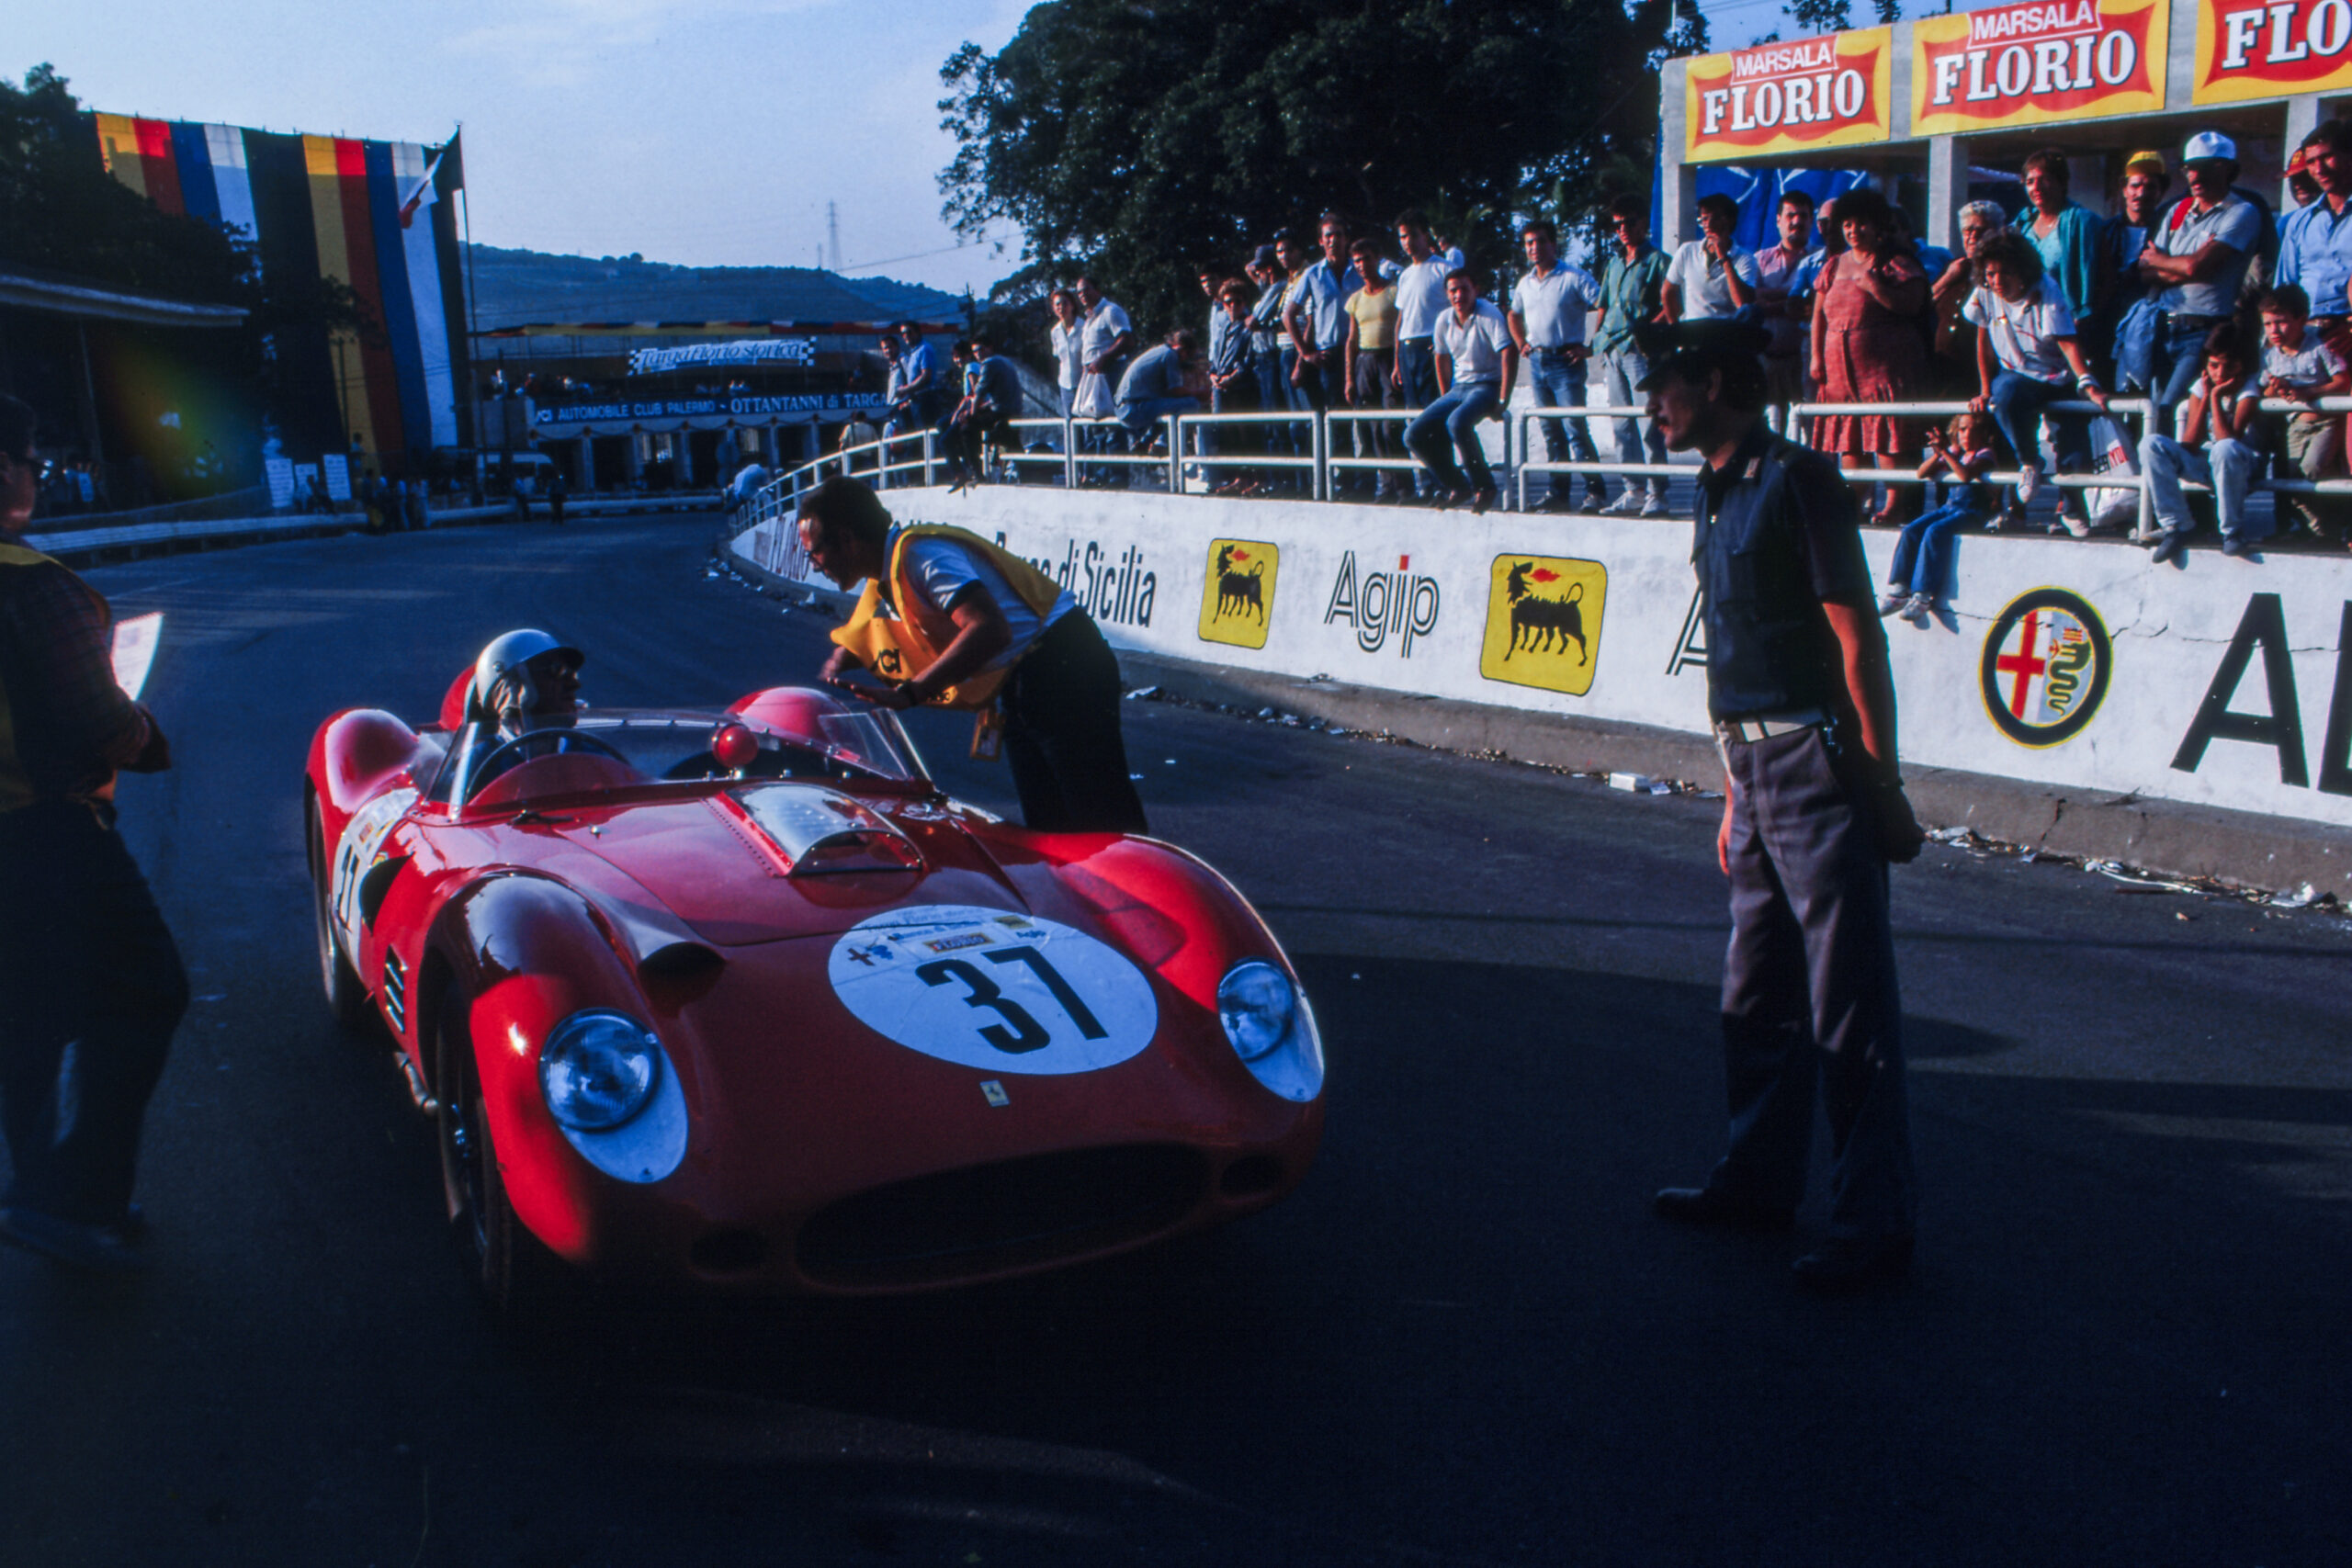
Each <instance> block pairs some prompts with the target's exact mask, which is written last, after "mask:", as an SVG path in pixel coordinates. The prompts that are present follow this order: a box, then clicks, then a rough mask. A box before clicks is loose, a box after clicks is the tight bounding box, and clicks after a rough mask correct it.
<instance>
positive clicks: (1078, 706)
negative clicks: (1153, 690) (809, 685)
mask: <svg viewBox="0 0 2352 1568" xmlns="http://www.w3.org/2000/svg"><path fill="white" fill-rule="evenodd" d="M799 525H800V542H801V545H802V546H803V547H805V548H806V549H807V550H808V552H809V561H810V563H811V564H813V565H814V566H815V567H816V569H817V570H819V571H820V572H822V573H824V574H825V576H827V577H829V578H831V580H832V581H835V582H837V583H839V584H840V585H841V586H842V587H843V588H848V587H851V586H854V584H856V583H857V582H858V581H861V580H863V581H865V584H866V586H865V594H864V596H863V597H862V598H861V599H860V600H859V601H858V604H857V608H856V609H855V610H854V611H853V612H852V613H851V615H850V619H849V621H848V623H847V624H845V625H843V626H840V627H837V628H836V629H835V630H834V632H833V641H834V642H835V643H836V644H838V645H839V646H838V647H836V648H835V649H833V652H832V654H831V657H829V658H828V659H827V660H825V666H824V670H823V671H822V675H823V678H824V679H825V681H827V682H829V683H831V684H833V685H837V686H840V687H842V689H844V690H846V691H849V692H852V693H854V694H856V695H858V696H860V697H863V698H865V700H866V701H868V702H871V703H874V704H876V705H878V706H881V707H887V708H910V707H918V706H925V705H929V706H937V707H961V708H975V709H978V710H980V712H981V715H982V724H981V728H980V730H979V731H978V733H977V734H976V737H975V745H974V751H975V753H976V754H980V753H981V752H982V751H983V749H984V748H983V745H982V744H981V740H980V738H981V737H982V736H985V735H987V734H988V733H989V728H990V726H989V716H990V715H991V714H992V713H994V714H1001V723H1002V741H1003V747H1004V753H1005V757H1006V760H1007V761H1010V762H1011V763H1012V784H1013V788H1014V789H1015V790H1017V791H1018V792H1019V793H1020V795H1021V819H1022V820H1023V822H1025V823H1026V824H1027V825H1028V826H1029V827H1031V828H1034V829H1036V830H1038V831H1039V832H1046V833H1142V832H1147V831H1148V830H1149V829H1148V828H1147V827H1146V826H1145V823H1144V815H1143V802H1142V801H1141V800H1140V799H1138V798H1137V797H1136V788H1135V785H1134V784H1133V783H1131V782H1130V781H1129V780H1128V777H1127V750H1126V743H1125V739H1124V738H1123V737H1122V736H1121V734H1120V731H1119V661H1118V660H1117V659H1116V658H1115V657H1114V655H1113V654H1112V652H1111V648H1110V645H1109V644H1108V643H1106V642H1104V641H1103V634H1102V632H1101V631H1100V630H1098V629H1097V628H1096V626H1095V625H1094V621H1093V618H1092V617H1091V616H1090V615H1087V613H1086V612H1085V611H1083V610H1081V609H1080V608H1079V607H1078V601H1077V600H1075V599H1073V598H1071V597H1070V595H1069V591H1068V590H1066V589H1064V588H1061V587H1060V586H1058V585H1057V584H1056V583H1055V582H1054V581H1053V580H1052V579H1051V578H1049V577H1047V576H1046V575H1045V573H1043V572H1041V571H1039V570H1037V569H1036V568H1035V567H1033V566H1031V565H1030V564H1029V563H1028V562H1027V561H1024V560H1023V559H1022V558H1020V557H1018V556H1016V555H1014V554H1012V552H1011V551H1010V550H1005V549H1001V548H999V547H997V546H995V545H992V544H989V542H988V541H987V540H985V539H982V538H981V537H979V536H978V535H976V534H970V533H967V532H965V531H964V530H963V529H961V528H949V527H943V526H938V525H930V524H917V525H893V524H892V523H891V521H890V514H889V513H888V512H886V511H884V510H883V507H882V502H880V501H879V500H877V499H876V497H875V494H874V491H872V490H870V489H868V488H867V487H866V485H865V482H864V481H863V480H860V479H852V478H850V477H849V476H848V475H845V474H841V475H835V476H834V477H833V478H831V479H827V480H826V481H825V482H824V483H823V484H821V485H820V486H818V487H817V489H816V491H814V492H812V493H811V494H810V495H809V498H808V499H807V500H806V501H804V502H801V505H800V523H799ZM856 670H867V671H873V672H875V673H876V674H878V675H880V676H882V677H883V678H884V680H885V681H887V682H888V684H886V685H882V686H878V687H877V686H873V685H869V684H866V683H865V682H858V681H854V680H852V679H851V678H850V672H851V671H856Z"/></svg>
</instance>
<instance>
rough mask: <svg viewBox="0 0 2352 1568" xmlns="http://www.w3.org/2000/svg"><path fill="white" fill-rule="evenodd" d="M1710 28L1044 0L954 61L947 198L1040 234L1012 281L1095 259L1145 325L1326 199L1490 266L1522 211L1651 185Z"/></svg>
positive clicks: (965, 216)
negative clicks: (1678, 72)
mask: <svg viewBox="0 0 2352 1568" xmlns="http://www.w3.org/2000/svg"><path fill="white" fill-rule="evenodd" d="M1704 38H1705V33H1704V23H1703V22H1702V21H1701V20H1699V19H1698V17H1697V15H1696V12H1695V9H1692V10H1687V11H1686V12H1685V14H1684V15H1683V17H1681V18H1680V19H1678V17H1677V13H1676V6H1674V5H1673V4H1672V3H1671V0H1632V4H1630V5H1626V4H1621V3H1620V0H1391V3H1390V4H1389V5H1387V6H1380V7H1373V6H1365V5H1363V4H1362V0H1289V3H1286V4H1283V5H1281V6H1257V5H1251V6H1236V5H1232V4H1230V3H1229V0H1046V3H1045V4H1042V5H1039V6H1035V7H1033V8H1032V9H1031V10H1030V12H1029V13H1028V15H1027V17H1025V18H1023V22H1022V25H1021V29H1020V31H1019V32H1018V33H1017V34H1016V35H1015V36H1014V37H1013V39H1012V41H1011V42H1009V43H1008V44H1006V45H1005V47H1004V48H1003V49H1002V50H1001V51H998V52H997V53H996V54H993V55H990V54H988V53H986V52H984V51H982V50H980V49H979V47H978V46H977V45H975V44H968V43H967V44H966V45H965V46H964V47H963V48H962V49H960V50H958V51H956V53H955V54H954V55H953V56H951V57H950V58H949V59H948V61H947V62H946V64H945V65H944V66H943V67H942V69H941V72H940V77H941V80H942V82H943V83H944V85H945V87H946V89H947V93H948V96H946V97H945V98H944V99H943V100H942V101H941V103H940V106H939V107H940V110H941V112H942V114H943V115H944V119H943V121H942V124H943V125H944V128H945V129H946V130H948V131H949V132H950V134H952V135H953V136H954V137H955V138H956V144H957V150H956V157H955V160H954V161H953V162H952V163H951V164H948V166H947V168H946V169H945V170H944V172H943V173H942V174H941V175H940V186H941V189H942V191H943V192H944V195H945V197H946V206H945V215H946V217H947V219H948V220H949V221H950V222H951V223H953V224H955V225H956V228H958V229H959V230H961V231H964V232H966V233H972V234H977V233H978V232H979V231H981V230H982V229H983V228H984V227H985V226H987V225H989V224H991V223H995V222H1001V221H1010V222H1011V223H1012V224H1013V225H1015V226H1016V227H1018V228H1019V229H1020V230H1021V231H1022V234H1023V240H1024V248H1023V261H1024V264H1025V265H1023V269H1022V270H1021V271H1020V272H1019V273H1017V274H1015V275H1014V276H1013V277H1012V278H1011V279H1009V280H1008V281H1007V282H1006V283H1005V284H1003V285H1001V286H1000V287H999V288H998V290H997V297H998V298H999V299H1008V300H1023V299H1031V298H1034V297H1035V295H1036V294H1038V293H1039V292H1041V291H1042V290H1043V289H1044V288H1046V286H1047V285H1048V284H1050V283H1052V282H1055V281H1064V280H1067V279H1068V278H1069V277H1070V276H1073V275H1074V274H1075V273H1076V272H1077V271H1078V270H1079V269H1080V268H1081V267H1083V268H1086V269H1088V270H1091V271H1092V272H1093V273H1094V274H1095V276H1096V278H1097V280H1098V281H1099V282H1101V283H1102V284H1103V286H1104V288H1106V290H1108V291H1109V292H1111V293H1113V294H1114V295H1117V296H1118V297H1119V298H1121V299H1122V300H1123V301H1124V302H1125V304H1126V305H1127V306H1128V308H1129V310H1130V311H1132V312H1136V314H1137V325H1138V327H1139V328H1145V330H1149V329H1148V328H1146V327H1145V323H1146V322H1147V321H1149V322H1152V323H1156V324H1158V325H1160V326H1165V325H1167V324H1170V323H1172V322H1175V321H1186V322H1189V321H1192V320H1193V318H1195V317H1196V316H1199V315H1201V314H1203V313H1204V311H1205V310H1206V306H1205V304H1204V302H1203V301H1202V300H1201V299H1200V294H1199V290H1198V289H1197V288H1195V287H1194V285H1193V276H1192V269H1193V267H1195V266H1196V265H1198V264H1199V263H1200V262H1202V261H1204V260H1209V261H1216V262H1218V263H1220V264H1222V265H1224V266H1226V267H1227V268H1229V269H1231V270H1232V271H1235V272H1238V271H1239V270H1240V264H1241V261H1242V260H1243V258H1244V257H1245V256H1246V255H1247V254H1248V253H1249V251H1250V249H1251V248H1253V247H1254V246H1256V245H1258V244H1261V243H1265V242H1267V241H1268V240H1270V239H1272V236H1273V234H1274V233H1275V232H1276V231H1278V230H1281V229H1283V228H1285V227H1294V226H1295V227H1300V228H1310V229H1311V228H1312V226H1313V225H1314V223H1315V221H1316V219H1317V216H1318V214H1320V213H1321V212H1322V211H1323V210H1325V209H1338V210H1340V211H1341V212H1344V213H1346V214H1348V215H1349V216H1350V217H1351V218H1352V219H1353V220H1355V221H1356V223H1357V225H1358V227H1359V228H1360V229H1363V230H1365V231H1369V232H1371V233H1372V234H1373V235H1374V237H1375V238H1379V239H1382V240H1384V241H1387V240H1393V232H1392V231H1390V230H1389V228H1388V225H1389V223H1390V221H1391V220H1393V219H1394V218H1395V217H1396V215H1397V212H1398V211H1400V210H1402V209H1406V208H1409V207H1419V208H1420V209H1423V210H1425V211H1427V212H1428V213H1429V214H1430V217H1431V218H1432V219H1433V220H1435V222H1436V226H1437V228H1438V230H1439V231H1440V232H1441V233H1442V234H1444V235H1446V236H1447V237H1448V238H1451V239H1453V241H1455V242H1456V243H1460V244H1461V245H1463V247H1464V250H1465V251H1466V252H1468V253H1469V254H1470V255H1471V257H1472V260H1473V263H1474V265H1479V266H1482V267H1486V268H1493V267H1495V266H1497V265H1499V264H1500V263H1502V262H1503V261H1505V260H1506V259H1507V258H1508V257H1509V255H1510V254H1511V253H1512V252H1513V251H1514V250H1515V248H1516V247H1515V246H1514V245H1513V243H1512V242H1511V237H1510V229H1511V225H1512V224H1513V222H1514V221H1515V220H1518V219H1519V218H1521V217H1524V216H1530V215H1534V214H1543V215H1546V216H1552V217H1555V218H1557V219H1559V220H1564V221H1566V222H1568V223H1571V224H1573V223H1576V222H1578V221H1581V220H1586V219H1588V218H1589V216H1590V214H1591V213H1592V212H1593V211H1594V210H1595V209H1597V208H1598V207H1599V206H1600V205H1601V204H1602V203H1603V202H1605V201H1606V200H1607V199H1608V197H1609V196H1610V195H1611V194H1612V192H1613V190H1614V189H1616V188H1619V186H1621V185H1622V184H1623V183H1624V182H1627V181H1634V180H1637V181H1638V186H1639V188H1643V189H1646V188H1647V186H1648V183H1649V176H1648V168H1649V162H1650V156H1651V149H1652V146H1653V144H1654V142H1655V140H1656V136H1657V74H1656V71H1657V62H1658V61H1659V60H1660V59H1662V58H1664V57H1665V56H1666V55H1667V54H1668V53H1679V52H1687V51H1690V50H1691V49H1693V48H1695V47H1699V46H1702V44H1703V42H1704Z"/></svg>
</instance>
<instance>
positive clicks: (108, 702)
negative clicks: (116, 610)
mask: <svg viewBox="0 0 2352 1568" xmlns="http://www.w3.org/2000/svg"><path fill="white" fill-rule="evenodd" d="M109 624H110V623H109V619H108V616H107V610H106V605H105V603H104V601H102V600H100V599H99V598H98V596H97V595H96V594H95V593H93V592H91V591H90V590H89V589H88V588H87V587H85V586H84V584H83V582H82V580H81V579H80V578H78V577H76V576H75V575H74V573H73V572H71V571H69V570H66V569H65V568H64V567H62V566H60V565H58V564H57V563H56V562H54V561H42V562H40V563H39V564H38V565H6V566H0V810H10V809H15V808H17V807H22V806H26V805H29V804H31V803H32V802H34V801H38V800H56V799H83V800H88V799H96V798H100V797H102V796H104V795H107V793H109V790H110V786H111V785H112V784H113V783H114V772H115V769H117V768H119V767H120V766H122V765H124V764H125V763H127V762H130V761H132V760H134V759H135V758H137V757H138V756H139V754H140V753H141V751H143V750H145V749H146V746H147V742H148V738H149V736H150V734H151V733H152V731H151V729H150V727H149V724H148V719H147V715H146V711H145V710H144V709H142V708H141V707H140V706H139V705H137V704H136V703H133V702H132V701H131V700H130V698H129V697H126V696H124V695H123V694H122V688H121V687H119V686H118V685H116V684H115V680H114V662H113V656H112V651H111V647H110V644H109V641H108V628H109Z"/></svg>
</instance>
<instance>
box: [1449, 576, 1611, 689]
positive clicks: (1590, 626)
mask: <svg viewBox="0 0 2352 1568" xmlns="http://www.w3.org/2000/svg"><path fill="white" fill-rule="evenodd" d="M1608 597H1609V569H1608V568H1606V567H1604V566H1602V565H1601V564H1600V562H1599V561H1590V560H1577V559H1573V558H1560V557H1553V556H1522V555H1507V556H1497V557H1496V558H1495V559H1494V565H1493V567H1492V568H1491V570H1490V586H1489V589H1488V592H1487V636H1486V641H1485V643H1484V644H1483V646H1482V647H1481V648H1480V649H1479V653H1478V673H1480V674H1481V675H1484V676H1485V677H1486V678H1487V680H1489V681H1508V682H1510V683H1511V684H1512V685H1515V686H1537V687H1541V688H1542V689H1543V690H1544V691H1547V692H1566V693H1567V694H1569V695H1571V696H1578V697H1580V696H1582V695H1584V694H1586V693H1587V692H1589V691H1590V690H1591V689H1592V682H1593V675H1594V672H1595V671H1596V669H1597V668H1598V666H1599V664H1600V617H1601V613H1602V611H1603V610H1604V608H1605V607H1606V601H1607V599H1608Z"/></svg>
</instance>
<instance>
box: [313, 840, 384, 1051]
mask: <svg viewBox="0 0 2352 1568" xmlns="http://www.w3.org/2000/svg"><path fill="white" fill-rule="evenodd" d="M307 815H308V817H309V819H310V821H309V831H308V834H307V835H306V836H307V837H308V839H309V840H310V859H311V929H312V931H314V932H315V933H316V934H317V937H318V942H319V979H320V982H321V984H322V986H323V987H325V989H326V993H327V1010H328V1011H329V1012H331V1013H333V1014H334V1021H335V1026H336V1027H337V1028H339V1029H341V1030H342V1031H343V1032H345V1033H346V1034H365V1033H367V1032H368V1025H369V1024H370V1023H371V1022H372V1021H373V1018H372V1014H373V1012H374V1010H373V1009H372V1008H370V1007H369V1006H368V987H365V986H363V985H361V984H360V983H359V976H357V975H356V974H355V973H353V971H352V967H351V961H350V960H349V959H347V958H345V956H344V955H343V944H342V943H341V942H337V941H336V940H335V932H334V877H333V874H332V873H333V868H332V867H331V866H329V865H328V863H327V857H328V855H330V854H331V853H333V851H332V850H331V849H330V848H329V847H328V845H327V841H326V829H325V827H324V825H323V824H322V822H321V821H320V819H319V803H318V799H317V797H316V796H312V797H311V800H310V802H309V811H308V813H307Z"/></svg>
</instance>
